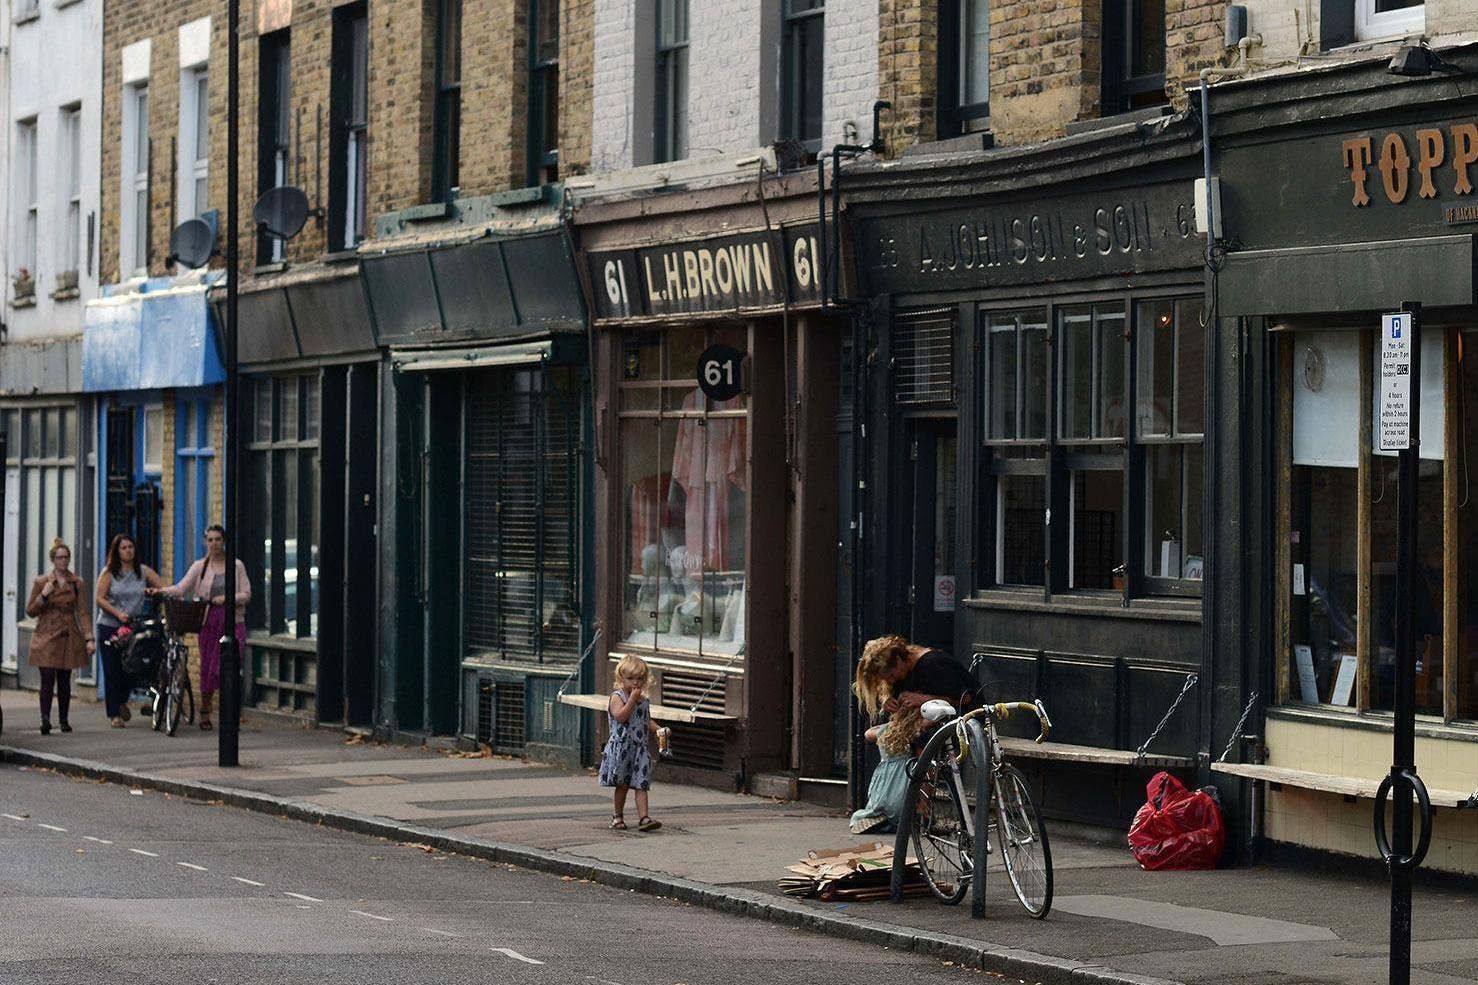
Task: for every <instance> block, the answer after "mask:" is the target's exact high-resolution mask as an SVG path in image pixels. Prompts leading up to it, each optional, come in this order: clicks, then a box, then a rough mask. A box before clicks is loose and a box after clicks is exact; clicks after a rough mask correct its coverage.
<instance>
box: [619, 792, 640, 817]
mask: <svg viewBox="0 0 1478 985" xmlns="http://www.w3.org/2000/svg"><path fill="white" fill-rule="evenodd" d="M630 789H631V788H630V787H620V786H618V787H617V788H616V809H615V812H614V813H616V814H621V813H623V812H624V811H625V810H626V791H627V790H630ZM637 796H638V797H639V796H640V794H638V795H637ZM638 803H640V801H638Z"/></svg>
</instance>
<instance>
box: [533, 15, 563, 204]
mask: <svg viewBox="0 0 1478 985" xmlns="http://www.w3.org/2000/svg"><path fill="white" fill-rule="evenodd" d="M528 93H529V97H528V98H529V105H528V114H529V138H528V141H529V155H528V156H529V174H528V183H529V184H530V185H547V184H551V183H553V182H556V181H558V180H559V3H558V2H557V0H529V89H528Z"/></svg>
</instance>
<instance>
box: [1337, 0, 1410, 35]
mask: <svg viewBox="0 0 1478 985" xmlns="http://www.w3.org/2000/svg"><path fill="white" fill-rule="evenodd" d="M1354 4H1355V37H1356V38H1357V39H1358V40H1360V41H1375V40H1379V39H1381V38H1399V37H1404V36H1406V35H1409V34H1420V33H1422V31H1423V30H1425V29H1426V24H1427V7H1426V4H1425V3H1423V2H1422V0H1354Z"/></svg>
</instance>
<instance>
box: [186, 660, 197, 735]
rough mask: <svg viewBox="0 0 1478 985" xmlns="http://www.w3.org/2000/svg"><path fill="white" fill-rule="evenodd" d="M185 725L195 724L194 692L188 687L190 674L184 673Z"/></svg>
mask: <svg viewBox="0 0 1478 985" xmlns="http://www.w3.org/2000/svg"><path fill="white" fill-rule="evenodd" d="M185 724H186V725H194V724H195V690H194V689H193V688H192V687H191V686H190V674H189V672H188V671H187V672H186V673H185Z"/></svg>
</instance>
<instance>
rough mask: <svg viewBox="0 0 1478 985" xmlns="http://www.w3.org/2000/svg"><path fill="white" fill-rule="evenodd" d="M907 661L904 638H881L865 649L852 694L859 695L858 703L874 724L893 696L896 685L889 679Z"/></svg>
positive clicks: (864, 647) (869, 642)
mask: <svg viewBox="0 0 1478 985" xmlns="http://www.w3.org/2000/svg"><path fill="white" fill-rule="evenodd" d="M907 657H908V640H906V639H904V638H903V637H902V636H897V635H893V636H879V637H878V638H877V639H875V640H868V641H867V644H866V645H865V646H863V648H862V658H861V659H860V660H858V661H857V677H856V679H855V680H854V681H853V682H852V692H853V693H854V694H856V695H857V703H858V704H860V705H861V706H862V710H863V711H865V712H866V713H867V717H868V719H869V720H870V721H877V720H878V717H879V716H880V715H881V714H882V711H883V703H884V702H886V701H887V700H888V698H890V697H891V696H892V694H893V685H892V684H890V683H889V682H888V678H887V675H888V674H889V673H890V672H891V671H892V670H893V668H894V667H896V666H898V663H899V662H900V661H902V660H904V659H906V658H907Z"/></svg>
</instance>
